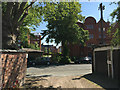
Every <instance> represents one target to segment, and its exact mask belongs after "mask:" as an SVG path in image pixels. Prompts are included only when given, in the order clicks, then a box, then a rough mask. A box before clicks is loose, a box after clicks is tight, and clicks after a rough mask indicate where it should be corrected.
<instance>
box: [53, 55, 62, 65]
mask: <svg viewBox="0 0 120 90" xmlns="http://www.w3.org/2000/svg"><path fill="white" fill-rule="evenodd" d="M61 59H62V56H60V55H59V54H56V55H53V56H52V63H53V64H57V63H59V62H60V61H61Z"/></svg>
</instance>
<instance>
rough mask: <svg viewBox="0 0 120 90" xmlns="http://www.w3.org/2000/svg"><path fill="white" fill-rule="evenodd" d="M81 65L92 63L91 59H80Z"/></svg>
mask: <svg viewBox="0 0 120 90" xmlns="http://www.w3.org/2000/svg"><path fill="white" fill-rule="evenodd" d="M81 63H85V64H91V63H92V58H91V57H88V56H86V57H83V58H81Z"/></svg>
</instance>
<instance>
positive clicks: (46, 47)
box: [41, 44, 58, 54]
mask: <svg viewBox="0 0 120 90" xmlns="http://www.w3.org/2000/svg"><path fill="white" fill-rule="evenodd" d="M41 50H42V51H43V52H44V54H48V53H49V54H52V53H57V52H58V50H57V48H56V46H53V45H43V44H42V45H41Z"/></svg>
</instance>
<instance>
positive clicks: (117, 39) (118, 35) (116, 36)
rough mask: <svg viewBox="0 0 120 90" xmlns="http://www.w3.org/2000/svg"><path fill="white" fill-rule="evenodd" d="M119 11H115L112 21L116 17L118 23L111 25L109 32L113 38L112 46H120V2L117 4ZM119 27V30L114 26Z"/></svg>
mask: <svg viewBox="0 0 120 90" xmlns="http://www.w3.org/2000/svg"><path fill="white" fill-rule="evenodd" d="M117 5H118V7H117V9H115V10H114V11H113V12H112V13H111V16H112V20H114V19H115V17H116V22H115V23H113V24H112V25H111V27H110V28H109V30H108V33H109V35H111V36H112V41H111V42H112V44H113V45H120V1H119V2H117ZM115 25H118V26H117V28H115V27H114V26H115Z"/></svg>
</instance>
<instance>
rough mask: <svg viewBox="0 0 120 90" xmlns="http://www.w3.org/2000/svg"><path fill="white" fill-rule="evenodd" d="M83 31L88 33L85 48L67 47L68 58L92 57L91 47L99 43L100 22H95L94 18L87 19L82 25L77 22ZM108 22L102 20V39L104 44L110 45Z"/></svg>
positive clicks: (79, 46)
mask: <svg viewBox="0 0 120 90" xmlns="http://www.w3.org/2000/svg"><path fill="white" fill-rule="evenodd" d="M77 24H78V25H79V26H80V27H82V28H83V29H84V30H88V31H89V40H88V41H86V46H81V45H80V44H74V45H69V48H70V56H71V57H73V56H75V57H80V56H92V46H93V45H94V46H98V45H99V44H100V43H101V28H100V27H101V20H99V21H98V22H96V20H95V18H93V17H87V18H86V19H85V22H84V23H81V22H77ZM108 28H109V22H105V21H104V20H103V38H104V44H110V41H111V38H110V37H109V36H108V34H107V30H108Z"/></svg>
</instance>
